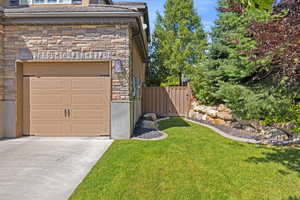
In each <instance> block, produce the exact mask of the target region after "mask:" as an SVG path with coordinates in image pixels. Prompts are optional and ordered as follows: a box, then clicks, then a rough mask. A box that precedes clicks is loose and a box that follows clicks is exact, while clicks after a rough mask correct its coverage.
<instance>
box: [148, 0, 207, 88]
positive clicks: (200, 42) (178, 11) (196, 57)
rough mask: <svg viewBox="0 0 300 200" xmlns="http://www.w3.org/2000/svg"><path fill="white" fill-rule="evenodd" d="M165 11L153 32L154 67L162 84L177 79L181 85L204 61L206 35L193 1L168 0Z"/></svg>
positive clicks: (159, 17) (158, 18) (152, 56)
mask: <svg viewBox="0 0 300 200" xmlns="http://www.w3.org/2000/svg"><path fill="white" fill-rule="evenodd" d="M164 8H165V10H164V15H160V14H158V15H157V22H156V26H155V31H154V33H153V43H152V54H151V59H152V67H154V68H155V69H156V70H155V71H156V73H157V75H158V76H159V77H160V78H161V79H162V80H161V81H162V82H165V81H166V80H167V79H170V77H176V79H178V83H179V85H182V78H183V77H187V78H189V77H190V75H191V74H192V72H193V68H194V67H195V66H196V65H197V64H199V63H200V62H201V61H202V60H203V58H204V50H205V47H206V42H207V40H206V34H205V33H204V30H203V28H202V26H201V19H200V17H199V16H198V15H197V12H196V10H195V7H194V3H193V0H184V1H182V0H167V1H166V3H165V6H164ZM153 65H155V66H153Z"/></svg>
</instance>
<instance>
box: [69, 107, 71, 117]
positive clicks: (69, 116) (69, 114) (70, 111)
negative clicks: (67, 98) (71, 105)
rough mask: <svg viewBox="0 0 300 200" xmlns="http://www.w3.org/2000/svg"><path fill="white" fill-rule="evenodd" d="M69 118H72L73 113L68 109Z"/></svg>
mask: <svg viewBox="0 0 300 200" xmlns="http://www.w3.org/2000/svg"><path fill="white" fill-rule="evenodd" d="M68 117H69V118H70V117H71V111H70V109H68Z"/></svg>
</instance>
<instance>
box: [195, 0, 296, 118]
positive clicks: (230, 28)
mask: <svg viewBox="0 0 300 200" xmlns="http://www.w3.org/2000/svg"><path fill="white" fill-rule="evenodd" d="M237 1H238V0H237ZM232 2H233V1H230V0H220V1H219V6H220V9H219V10H220V12H219V18H218V20H217V21H216V26H215V27H214V28H213V32H212V44H211V45H210V48H209V51H208V52H209V53H208V56H207V59H206V61H205V62H204V63H203V64H202V67H201V69H202V70H201V72H200V73H199V74H202V75H201V78H199V79H198V80H199V81H198V82H196V81H193V89H194V91H195V93H196V95H197V97H198V99H199V100H200V101H203V102H204V103H209V104H217V103H226V104H227V106H229V107H230V108H232V109H233V110H234V112H235V113H236V114H238V115H239V116H241V117H243V118H247V119H263V120H266V121H283V120H284V119H283V118H284V117H285V116H289V115H290V107H291V105H292V104H293V101H294V99H295V98H296V97H297V91H299V87H297V84H295V83H294V84H292V83H293V81H294V79H293V77H296V75H297V74H296V73H294V68H295V67H291V68H289V67H288V66H289V64H290V65H291V66H296V65H297V62H298V61H297V59H295V57H293V56H294V55H295V56H297V54H295V53H294V54H291V53H290V52H291V51H290V50H289V49H293V48H294V47H295V46H296V44H295V43H294V45H292V46H291V45H285V46H284V49H281V51H280V52H282V53H283V54H282V55H281V54H278V53H277V52H278V51H277V46H279V47H283V45H281V43H280V42H283V41H277V40H276V37H275V36H273V35H276V34H277V35H276V36H277V37H278V36H279V35H282V34H286V33H285V31H281V32H278V31H276V32H274V34H273V32H272V31H271V30H273V29H270V28H272V25H275V22H274V21H272V19H276V20H278V18H280V17H281V15H279V14H276V15H274V14H273V11H272V9H271V10H269V9H264V8H263V9H261V8H260V7H259V9H257V8H253V7H247V6H244V5H242V4H236V3H232ZM292 8H295V6H293V7H292ZM284 16H285V15H284ZM288 16H289V17H291V18H292V19H291V20H290V21H291V22H294V21H295V20H296V19H297V18H296V17H297V15H295V14H293V15H288ZM285 22H289V21H288V20H285ZM285 26H288V25H286V24H285ZM280 27H281V26H280ZM269 29H270V31H269ZM255 30H257V31H255ZM274 30H276V29H274ZM282 30H285V29H282ZM253 32H255V33H256V34H253ZM265 32H267V33H268V37H266V36H265V35H266V34H264V33H265ZM289 32H291V31H289ZM269 33H270V34H269ZM271 33H272V34H271ZM298 33H299V32H298ZM293 34H294V35H290V36H289V37H288V39H286V40H285V41H289V39H290V40H292V42H294V38H297V37H296V36H297V31H295V32H293ZM294 36H295V37H294ZM258 39H259V40H258ZM273 39H274V40H273ZM261 41H266V42H263V43H259V42H261ZM268 41H277V43H279V44H278V45H277V43H274V42H268ZM292 44H293V43H292ZM268 45H273V46H268ZM274 45H275V46H274ZM290 46H291V47H293V48H289V47H290ZM273 49H274V50H275V51H274V52H275V53H276V54H274V55H273ZM255 52H259V53H257V54H256V53H255ZM265 52H267V53H265ZM285 52H288V53H285ZM263 53H265V54H263ZM291 55H293V56H291ZM274 56H275V57H274ZM279 56H281V57H280V58H285V59H280V60H281V62H280V63H279V64H278V63H277V60H278V59H274V58H277V57H279ZM275 61H276V62H275ZM293 63H294V65H293ZM281 68H282V69H284V70H282V71H279V70H277V69H281ZM278 71H279V72H280V73H277V72H278ZM286 77H289V78H286ZM288 82H291V84H287V83H288ZM294 82H295V81H294ZM292 85H294V88H292V87H290V86H292ZM295 85H296V86H295ZM297 88H298V89H297Z"/></svg>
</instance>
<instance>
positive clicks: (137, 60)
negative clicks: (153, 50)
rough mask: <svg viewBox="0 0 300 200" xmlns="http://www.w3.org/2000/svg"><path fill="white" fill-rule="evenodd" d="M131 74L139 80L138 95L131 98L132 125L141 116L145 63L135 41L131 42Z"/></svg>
mask: <svg viewBox="0 0 300 200" xmlns="http://www.w3.org/2000/svg"><path fill="white" fill-rule="evenodd" d="M132 60H133V61H132V62H133V63H132V66H133V67H132V74H133V76H134V77H137V78H138V79H139V82H140V85H139V88H138V90H139V92H138V95H137V96H135V97H133V106H132V107H133V108H132V109H133V123H134V124H136V122H137V121H138V120H139V118H140V117H141V115H142V87H141V86H142V85H143V83H144V82H145V63H144V62H143V59H142V56H141V53H140V51H139V49H138V45H137V43H136V41H133V42H132Z"/></svg>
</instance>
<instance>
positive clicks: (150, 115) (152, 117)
mask: <svg viewBox="0 0 300 200" xmlns="http://www.w3.org/2000/svg"><path fill="white" fill-rule="evenodd" d="M144 119H145V120H149V121H156V120H157V116H156V114H155V113H147V114H145V115H144Z"/></svg>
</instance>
